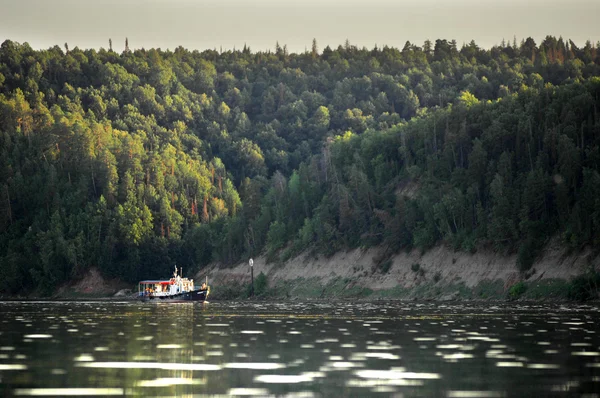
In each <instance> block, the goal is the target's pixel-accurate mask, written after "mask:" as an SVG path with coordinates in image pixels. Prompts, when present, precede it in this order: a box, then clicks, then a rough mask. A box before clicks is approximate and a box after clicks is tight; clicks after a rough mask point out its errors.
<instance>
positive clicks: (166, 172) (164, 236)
mask: <svg viewBox="0 0 600 398" xmlns="http://www.w3.org/2000/svg"><path fill="white" fill-rule="evenodd" d="M599 47H600V46H599V45H595V46H594V45H592V44H591V43H589V42H588V43H586V44H585V46H583V47H582V48H579V47H577V46H576V45H575V43H573V42H571V41H564V40H563V39H562V38H559V39H556V38H554V37H551V36H548V37H547V38H546V39H545V40H544V41H543V42H542V43H541V44H540V45H539V46H537V45H536V43H535V42H534V41H533V40H532V39H530V38H528V39H527V40H523V41H522V42H521V43H520V44H517V43H516V41H513V43H512V44H511V43H502V44H501V45H500V46H496V47H493V48H491V49H489V50H486V49H481V48H479V47H478V46H477V45H476V44H475V43H474V42H471V43H469V44H468V45H463V46H462V48H460V49H458V48H457V45H456V43H455V42H454V41H446V40H436V42H435V44H433V43H431V42H429V41H427V42H425V43H424V45H423V46H421V47H419V46H416V45H413V44H411V43H408V42H407V43H406V45H405V46H404V48H403V49H402V50H399V49H395V48H389V47H383V48H373V49H364V48H363V49H358V48H356V47H355V46H352V45H351V44H350V43H348V42H347V43H346V44H345V45H344V46H340V47H338V48H337V49H335V50H333V49H331V48H329V47H326V48H325V49H323V51H319V48H318V46H317V43H316V41H314V42H313V45H312V49H311V50H310V51H306V52H305V53H301V54H289V53H288V52H287V50H286V48H285V46H284V47H280V46H279V45H277V46H276V49H275V51H274V52H257V53H253V52H252V51H251V50H250V49H249V48H246V47H244V49H243V50H239V51H227V52H217V51H204V52H197V51H193V52H190V51H188V50H185V49H183V48H177V49H176V50H175V51H160V50H155V49H151V50H143V49H142V50H135V51H131V50H129V47H128V46H127V48H126V50H125V51H124V52H123V53H121V54H117V53H115V52H114V51H112V50H110V49H109V50H108V51H107V50H104V49H101V50H100V51H96V50H80V49H78V48H74V49H72V50H69V48H68V45H66V44H65V50H64V51H63V50H62V49H61V48H59V47H58V46H55V47H53V48H51V49H48V50H41V51H34V50H32V49H31V48H30V47H29V45H27V44H22V45H21V44H17V43H14V42H12V41H5V42H4V43H3V44H2V46H1V47H0V93H1V94H0V291H4V292H8V293H16V292H27V291H31V290H34V289H37V290H38V292H41V293H50V292H52V291H53V290H54V289H55V287H56V286H57V285H59V284H60V283H63V282H65V281H68V280H70V279H72V278H75V277H77V276H79V275H81V274H82V273H83V272H84V271H85V270H87V269H88V268H89V267H90V266H97V267H99V268H100V269H101V270H102V272H103V273H104V274H105V275H106V276H109V277H111V276H113V277H120V278H123V279H125V280H128V281H132V282H133V281H136V280H137V279H140V278H150V277H161V276H164V275H168V274H169V272H170V270H171V269H172V266H173V263H177V265H178V266H183V267H184V269H187V270H190V271H191V270H197V269H199V267H201V266H203V265H205V264H207V263H208V262H210V261H222V262H226V263H230V262H234V261H237V260H239V259H241V258H244V257H247V256H253V255H257V254H259V253H262V252H266V253H267V254H268V255H269V256H270V257H271V258H272V259H276V258H280V259H284V258H286V257H288V256H290V255H293V254H294V253H297V252H299V251H301V250H305V249H311V250H317V251H319V252H322V253H332V252H334V251H335V250H339V249H343V248H347V247H357V246H370V245H376V244H385V245H386V247H388V248H389V253H390V254H391V253H393V252H395V251H397V250H400V249H402V248H411V247H420V248H423V249H427V248H428V247H431V246H432V245H434V244H435V243H436V242H439V241H440V240H445V241H447V242H449V243H451V244H453V245H454V246H455V247H457V248H459V249H462V250H476V249H477V247H480V246H481V245H488V244H490V245H494V246H495V247H496V248H498V249H502V250H519V265H520V266H521V267H523V268H526V267H527V266H528V265H530V264H531V262H532V261H533V259H534V257H535V255H536V251H537V250H539V249H540V248H541V247H542V246H543V244H544V243H545V242H546V240H547V239H548V238H549V237H551V236H556V235H560V236H561V237H562V239H563V242H564V243H565V244H566V245H569V246H572V247H574V248H578V247H581V246H582V245H585V244H591V243H595V242H597V239H598V233H599V232H600V224H599V223H600V203H598V201H599V200H600V199H599V198H600V175H599V174H598V170H599V165H600V164H599V161H600V156H599V152H598V144H599V142H598V136H599V134H598V133H599V131H598V129H599V127H598V126H599V124H598V118H599V116H598V94H599V90H600V88H599V84H600V83H599V80H598V78H597V77H596V76H600V51H599V50H600V48H599Z"/></svg>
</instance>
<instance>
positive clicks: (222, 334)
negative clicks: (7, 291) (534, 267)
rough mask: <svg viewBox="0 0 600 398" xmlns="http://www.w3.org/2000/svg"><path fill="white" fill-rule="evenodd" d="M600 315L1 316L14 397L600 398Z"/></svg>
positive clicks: (531, 310)
mask: <svg viewBox="0 0 600 398" xmlns="http://www.w3.org/2000/svg"><path fill="white" fill-rule="evenodd" d="M599 320H600V309H599V307H598V306H597V305H570V304H569V305H562V304H556V303H553V304H513V303H467V304H465V303H452V304H447V303H412V302H411V303H408V302H383V303H363V302H283V303H275V302H264V303H263V302H259V303H257V302H211V303H205V304H199V303H196V304H192V303H189V304H173V303H137V302H0V395H2V396H9V397H10V396H61V397H63V396H112V395H118V396H143V397H147V396H155V397H171V396H206V395H209V396H288V397H312V396H316V397H353V396H356V397H364V396H398V397H401V396H405V397H412V396H428V397H429V396H439V397H503V396H510V397H512V396H523V397H541V396H544V397H545V396H557V397H559V396H581V395H587V396H596V397H598V396H600V395H599V394H600V336H599V333H600V322H598V321H599Z"/></svg>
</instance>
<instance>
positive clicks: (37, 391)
mask: <svg viewBox="0 0 600 398" xmlns="http://www.w3.org/2000/svg"><path fill="white" fill-rule="evenodd" d="M124 394H125V391H124V390H123V389H122V388H17V389H16V390H15V395H24V396H31V397H35V396H55V397H66V396H75V397H83V396H94V395H124Z"/></svg>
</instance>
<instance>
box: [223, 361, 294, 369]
mask: <svg viewBox="0 0 600 398" xmlns="http://www.w3.org/2000/svg"><path fill="white" fill-rule="evenodd" d="M223 367H224V368H228V369H262V370H265V369H283V368H285V367H286V366H285V364H283V363H276V362H231V363H226V364H225V365H223Z"/></svg>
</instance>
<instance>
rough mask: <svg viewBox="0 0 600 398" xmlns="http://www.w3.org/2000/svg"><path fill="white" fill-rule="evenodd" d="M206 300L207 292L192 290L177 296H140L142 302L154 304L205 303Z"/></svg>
mask: <svg viewBox="0 0 600 398" xmlns="http://www.w3.org/2000/svg"><path fill="white" fill-rule="evenodd" d="M207 298H208V290H192V291H190V292H183V293H177V294H169V295H164V296H157V295H156V296H155V295H153V294H149V295H143V296H141V300H142V301H150V300H152V301H156V302H177V303H183V302H190V301H195V302H205V301H206V299H207Z"/></svg>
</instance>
